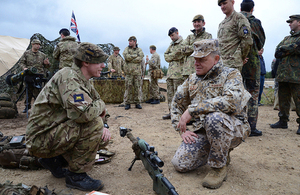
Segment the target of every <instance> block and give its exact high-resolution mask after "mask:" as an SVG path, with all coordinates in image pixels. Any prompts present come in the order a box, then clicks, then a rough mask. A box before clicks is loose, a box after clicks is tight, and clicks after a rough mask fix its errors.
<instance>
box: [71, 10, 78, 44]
mask: <svg viewBox="0 0 300 195" xmlns="http://www.w3.org/2000/svg"><path fill="white" fill-rule="evenodd" d="M70 28H71V31H73V32H74V33H76V35H77V39H78V41H79V42H80V37H79V33H78V28H77V23H76V19H75V14H74V11H72V17H71V24H70Z"/></svg>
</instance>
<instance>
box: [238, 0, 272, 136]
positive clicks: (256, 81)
mask: <svg viewBox="0 0 300 195" xmlns="http://www.w3.org/2000/svg"><path fill="white" fill-rule="evenodd" d="M253 8H254V2H253V1H252V0H243V2H242V3H241V13H242V14H243V15H244V16H245V17H246V18H247V19H248V21H249V23H250V27H251V35H252V40H253V44H252V46H251V48H250V51H249V53H248V56H247V59H248V60H247V62H246V63H245V64H244V66H243V69H242V76H243V80H244V85H245V88H246V89H247V91H248V92H249V93H250V94H251V96H252V97H251V98H250V101H249V104H248V122H249V124H250V127H251V134H250V136H261V135H262V132H261V131H259V130H257V129H256V124H257V118H258V96H259V86H260V59H259V55H258V51H259V50H261V49H262V48H263V46H264V44H265V40H266V37H265V32H264V29H263V27H262V25H261V22H260V20H259V19H257V18H255V17H254V16H253V15H252V13H253Z"/></svg>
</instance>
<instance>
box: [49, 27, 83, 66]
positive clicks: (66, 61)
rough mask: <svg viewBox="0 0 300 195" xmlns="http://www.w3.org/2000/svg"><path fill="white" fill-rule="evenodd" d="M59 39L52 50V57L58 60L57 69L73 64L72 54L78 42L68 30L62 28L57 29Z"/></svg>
mask: <svg viewBox="0 0 300 195" xmlns="http://www.w3.org/2000/svg"><path fill="white" fill-rule="evenodd" d="M59 34H60V37H61V41H60V42H59V43H58V44H57V46H56V48H55V50H54V51H53V57H54V59H57V60H59V69H62V68H64V67H71V66H72V64H73V55H74V54H75V52H76V49H77V47H78V43H77V42H76V38H75V37H72V36H70V31H69V30H68V29H66V28H63V29H61V30H60V31H59Z"/></svg>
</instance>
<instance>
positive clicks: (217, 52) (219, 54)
mask: <svg viewBox="0 0 300 195" xmlns="http://www.w3.org/2000/svg"><path fill="white" fill-rule="evenodd" d="M210 55H212V57H215V56H216V55H218V56H221V53H220V50H217V51H212V52H210Z"/></svg>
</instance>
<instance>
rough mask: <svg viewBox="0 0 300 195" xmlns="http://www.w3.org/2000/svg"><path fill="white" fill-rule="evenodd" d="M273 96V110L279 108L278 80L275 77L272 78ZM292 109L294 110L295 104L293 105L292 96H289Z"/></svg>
mask: <svg viewBox="0 0 300 195" xmlns="http://www.w3.org/2000/svg"><path fill="white" fill-rule="evenodd" d="M274 96H275V100H274V106H273V108H274V110H279V100H278V99H279V98H278V82H277V80H276V79H274ZM290 110H292V111H296V106H295V102H294V99H293V97H291V109H290Z"/></svg>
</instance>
